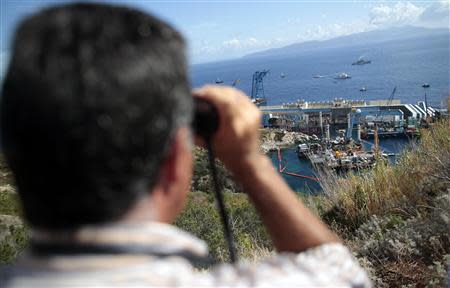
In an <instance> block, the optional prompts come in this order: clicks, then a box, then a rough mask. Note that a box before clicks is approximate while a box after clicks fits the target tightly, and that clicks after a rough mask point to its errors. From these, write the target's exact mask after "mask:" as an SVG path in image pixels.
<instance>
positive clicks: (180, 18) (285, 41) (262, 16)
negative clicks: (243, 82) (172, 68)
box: [0, 0, 450, 72]
mask: <svg viewBox="0 0 450 288" xmlns="http://www.w3.org/2000/svg"><path fill="white" fill-rule="evenodd" d="M0 1H1V2H0V24H1V25H0V60H1V62H2V63H3V64H4V63H5V62H6V61H7V58H8V55H9V52H8V51H9V47H10V43H11V37H12V35H13V32H14V29H15V27H16V25H17V23H18V22H19V21H20V19H22V18H23V17H24V16H26V15H28V14H30V13H33V12H35V11H38V10H39V9H41V8H43V7H45V6H48V5H53V4H57V3H65V2H71V1H65V0H59V1H58V0H0ZM85 2H86V1H85ZM96 2H108V3H117V4H122V5H127V6H132V7H138V8H140V9H143V10H145V11H147V12H149V13H152V14H154V15H156V16H159V17H160V18H162V19H164V20H166V21H167V22H169V23H170V24H171V25H173V26H174V27H175V28H177V29H178V30H180V31H181V32H182V33H183V34H184V36H185V38H186V40H187V42H188V57H189V61H190V63H191V64H197V63H206V62H214V61H220V60H226V59H233V58H237V57H241V56H244V55H246V54H249V53H253V52H257V51H262V50H266V49H270V48H277V47H283V46H286V45H289V44H292V43H298V42H304V41H310V40H326V39H330V38H335V37H338V36H343V35H349V34H353V33H358V32H364V31H370V30H375V29H385V28H389V27H394V26H404V25H413V26H420V27H429V28H435V27H447V28H449V26H450V24H449V2H450V0H439V1H401V0H400V1H368V0H365V1H348V0H345V1H342V0H341V1H332V0H316V1H312V0H303V1H302V0H298V1H294V0H280V1H253V0H246V1H245V0H241V1H238V0H229V1H224V0H222V1H205V0H191V1H181V0H178V1H172V0H166V1H150V0H149V1H142V0H141V1H131V0H128V1H103V0H101V1H96ZM2 66H4V65H2ZM0 72H1V71H0Z"/></svg>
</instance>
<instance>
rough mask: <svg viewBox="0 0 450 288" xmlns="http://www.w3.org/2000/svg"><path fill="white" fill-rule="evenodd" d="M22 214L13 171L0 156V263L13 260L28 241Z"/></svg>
mask: <svg viewBox="0 0 450 288" xmlns="http://www.w3.org/2000/svg"><path fill="white" fill-rule="evenodd" d="M20 214H21V209H20V206H19V201H18V197H17V193H16V191H15V188H14V184H13V180H12V175H11V172H10V171H9V170H8V169H7V167H6V164H5V161H4V159H3V157H1V156H0V265H1V264H4V263H9V262H11V261H13V260H14V259H15V258H16V257H17V255H18V254H19V253H20V251H22V250H23V249H24V248H25V247H26V244H27V242H28V233H27V228H26V226H25V225H24V224H23V222H22V221H21V220H20V217H19V215H20Z"/></svg>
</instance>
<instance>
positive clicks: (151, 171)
mask: <svg viewBox="0 0 450 288" xmlns="http://www.w3.org/2000/svg"><path fill="white" fill-rule="evenodd" d="M191 106H192V99H191V96H190V93H189V85H188V80H187V72H186V63H185V57H184V41H183V39H182V38H181V36H180V35H179V34H178V33H177V32H176V31H174V30H173V29H172V28H171V27H170V26H168V25H167V24H165V23H163V22H161V21H160V20H158V19H156V18H154V17H152V16H150V15H147V14H144V13H142V12H139V11H136V10H133V9H130V8H124V7H114V6H108V5H99V4H71V5H67V6H60V7H54V8H50V9H46V10H44V11H42V12H40V13H38V14H35V15H33V16H31V17H29V18H27V19H25V21H24V22H22V23H21V25H20V26H19V28H18V30H17V33H16V36H15V39H14V44H13V53H12V58H11V62H10V66H9V69H8V72H7V75H6V78H5V81H4V85H3V91H2V106H1V117H2V118H1V125H2V126H1V129H2V137H1V138H2V139H3V143H2V144H3V149H4V154H5V157H6V159H7V161H8V163H9V165H10V167H11V169H12V171H13V173H14V175H15V177H16V183H17V186H18V190H19V195H20V197H21V199H22V203H23V206H24V212H25V216H26V218H27V219H28V221H29V222H30V224H31V225H32V226H35V227H44V228H48V229H68V228H76V227H78V226H81V225H85V224H93V223H102V222H108V221H113V220H116V219H118V218H120V217H121V216H122V215H123V214H124V213H125V212H126V211H127V210H128V209H129V208H130V207H131V206H132V205H133V204H134V203H135V202H136V200H138V199H139V197H140V196H141V195H143V194H145V193H148V191H149V190H150V189H151V187H152V185H153V184H154V183H155V179H156V177H158V170H159V166H160V164H161V162H162V161H163V158H164V155H165V147H167V146H168V145H169V143H170V140H171V136H172V135H173V133H174V131H175V129H176V128H177V127H180V126H181V125H185V124H188V122H189V121H190V117H191V116H190V112H191Z"/></svg>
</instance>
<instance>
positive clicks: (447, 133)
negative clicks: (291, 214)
mask: <svg viewBox="0 0 450 288" xmlns="http://www.w3.org/2000/svg"><path fill="white" fill-rule="evenodd" d="M320 178H321V179H322V187H323V190H324V193H325V194H326V195H327V196H328V197H327V198H326V200H325V201H324V202H325V206H326V207H325V210H330V209H331V210H333V209H334V211H336V212H337V213H339V214H340V215H339V216H340V217H341V218H343V219H345V220H347V221H351V222H356V224H359V223H361V221H364V220H367V219H368V217H370V216H371V215H383V214H386V213H391V212H394V213H399V214H405V216H408V215H416V214H417V207H422V206H426V205H427V204H428V202H429V197H430V196H433V195H430V193H431V194H433V193H436V192H437V191H444V190H445V189H446V188H448V187H450V186H449V184H450V127H449V124H448V121H442V122H438V123H434V124H433V125H432V127H431V128H430V129H427V130H422V131H421V140H420V143H419V144H412V145H411V147H410V149H408V150H406V151H405V152H404V153H403V154H402V155H400V156H399V157H398V161H397V164H396V165H390V164H389V163H387V162H385V161H379V162H378V163H377V164H376V166H375V167H374V169H372V170H370V171H367V172H363V173H350V174H348V175H346V176H345V177H342V176H337V175H336V174H334V173H331V172H321V175H320ZM429 182H432V184H433V187H427V184H428V183H429ZM323 208H324V207H322V209H323ZM356 226H358V225H356Z"/></svg>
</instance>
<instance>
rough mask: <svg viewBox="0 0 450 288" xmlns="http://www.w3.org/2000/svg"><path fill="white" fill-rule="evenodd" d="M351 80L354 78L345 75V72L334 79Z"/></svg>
mask: <svg viewBox="0 0 450 288" xmlns="http://www.w3.org/2000/svg"><path fill="white" fill-rule="evenodd" d="M350 78H352V76H350V75H349V74H347V73H344V72H342V73H339V74H338V75H337V76H336V77H334V79H338V80H345V79H350Z"/></svg>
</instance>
